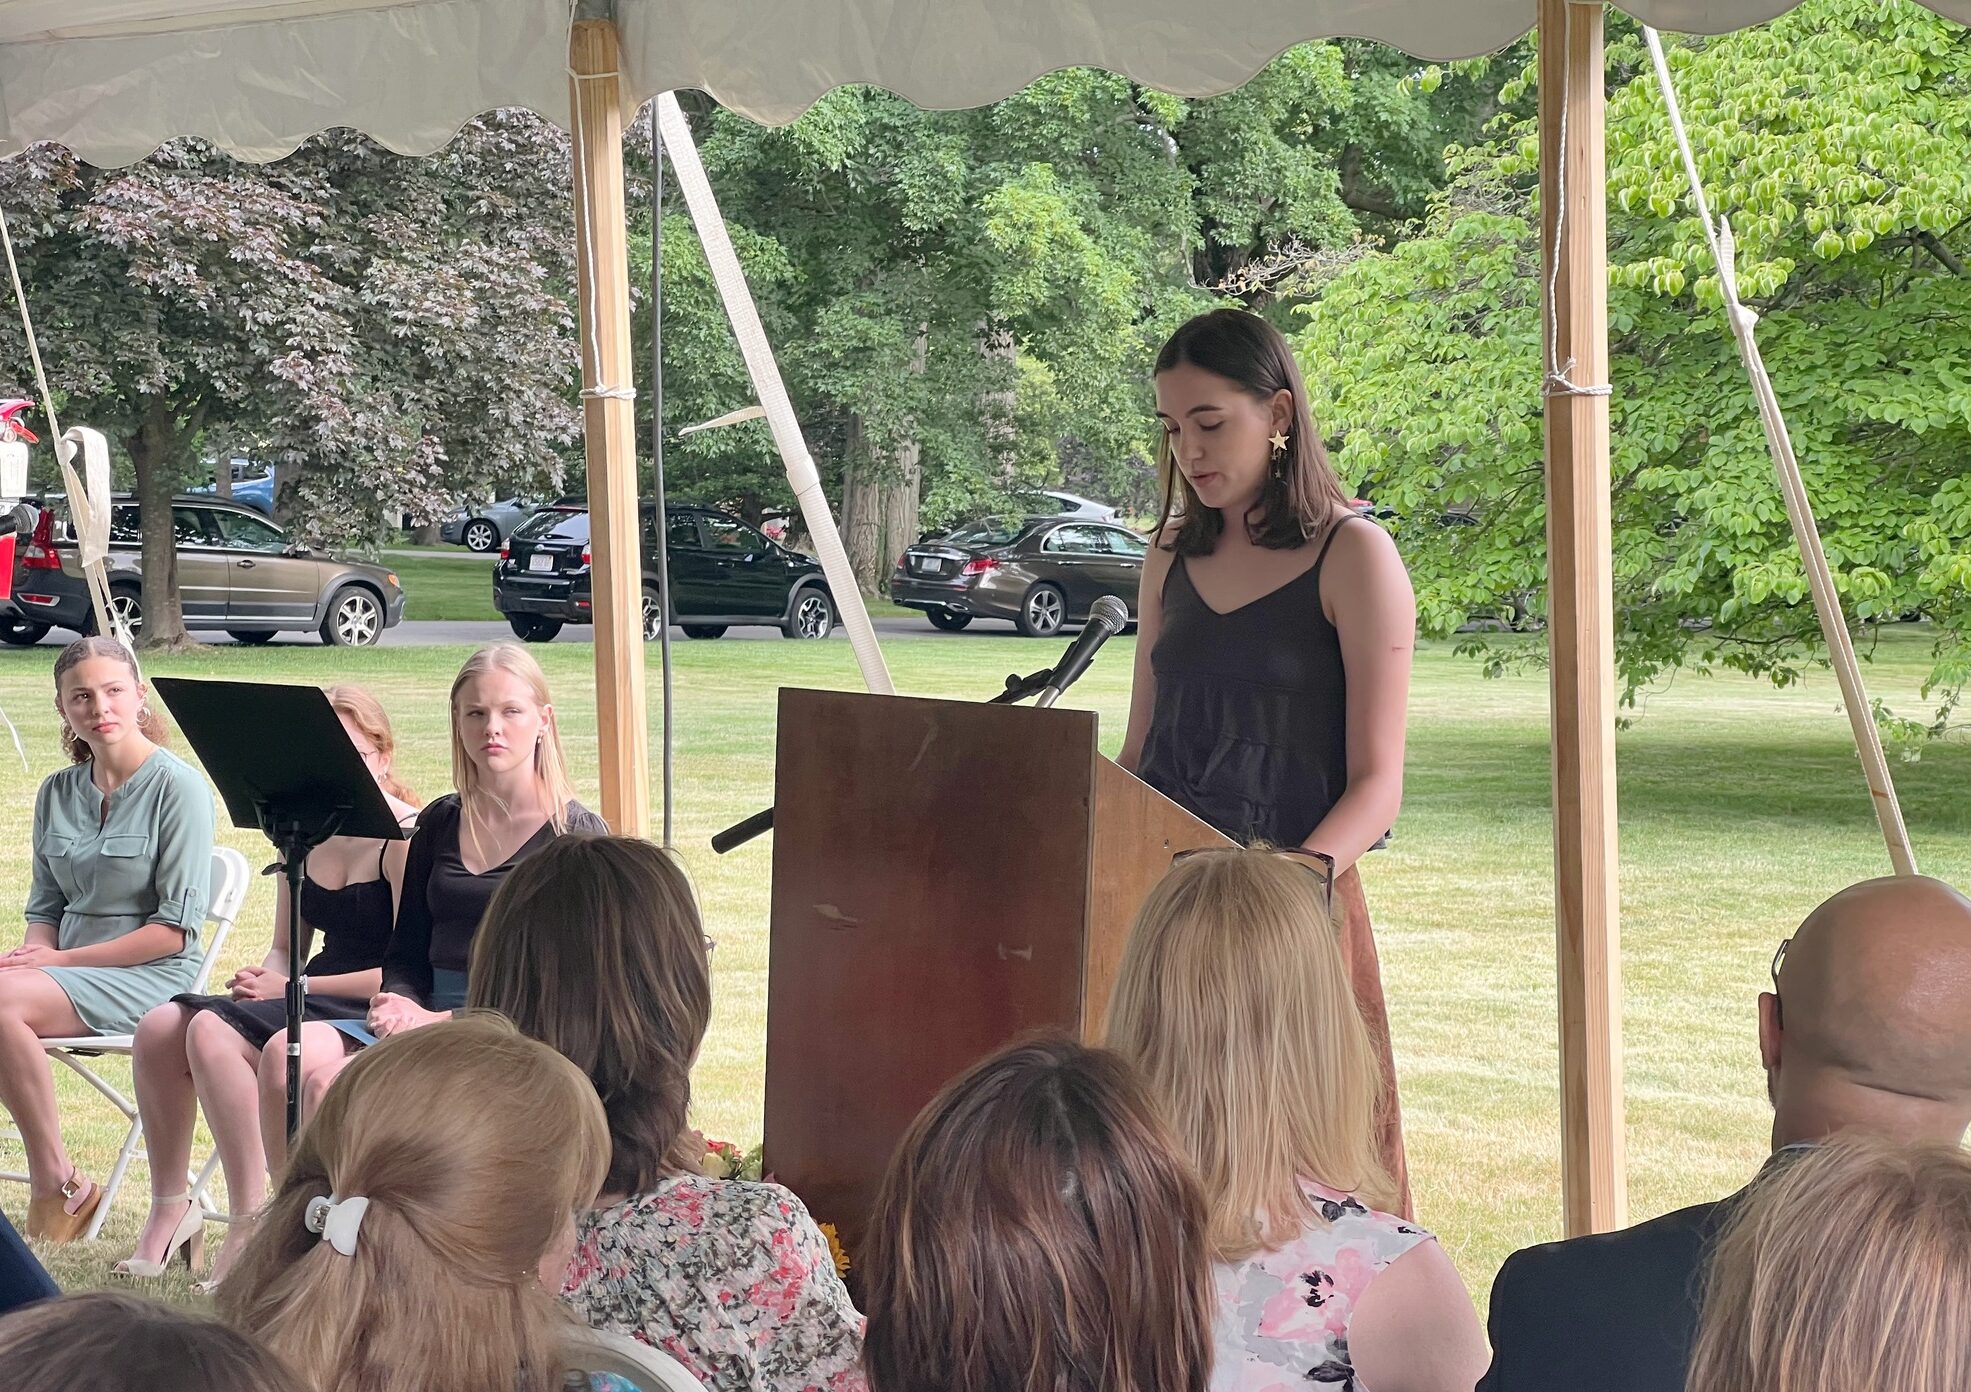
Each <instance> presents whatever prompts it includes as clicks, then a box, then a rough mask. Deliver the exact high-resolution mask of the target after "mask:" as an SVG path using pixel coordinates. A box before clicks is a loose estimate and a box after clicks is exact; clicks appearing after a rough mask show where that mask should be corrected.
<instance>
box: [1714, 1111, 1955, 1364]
mask: <svg viewBox="0 0 1971 1392" xmlns="http://www.w3.org/2000/svg"><path fill="white" fill-rule="evenodd" d="M1685 1386H1686V1387H1687V1389H1688V1392H1881V1390H1882V1389H1888V1388H1893V1389H1895V1392H1964V1389H1966V1388H1971V1156H1967V1155H1966V1154H1965V1153H1964V1151H1963V1150H1962V1149H1960V1148H1959V1147H1956V1146H1946V1145H1926V1146H1915V1147H1900V1146H1896V1145H1894V1144H1892V1143H1890V1142H1889V1141H1886V1140H1882V1139H1878V1138H1874V1137H1864V1136H1861V1135H1859V1134H1850V1135H1847V1136H1843V1137H1841V1138H1838V1139H1836V1140H1834V1141H1831V1142H1829V1143H1828V1144H1827V1145H1825V1146H1821V1147H1819V1148H1817V1149H1815V1150H1813V1151H1811V1152H1809V1153H1807V1154H1804V1155H1800V1156H1798V1157H1795V1158H1791V1159H1789V1160H1787V1161H1786V1162H1785V1163H1784V1164H1783V1165H1781V1166H1780V1167H1779V1168H1778V1169H1776V1170H1775V1171H1773V1172H1772V1173H1769V1174H1768V1175H1767V1176H1766V1177H1765V1178H1763V1179H1761V1180H1760V1181H1759V1183H1758V1184H1757V1185H1756V1186H1755V1187H1754V1189H1753V1191H1752V1193H1751V1194H1750V1195H1749V1196H1748V1197H1747V1198H1746V1200H1745V1201H1744V1203H1743V1205H1742V1206H1741V1207H1740V1208H1739V1211H1738V1212H1737V1214H1736V1215H1734V1217H1733V1219H1732V1222H1731V1226H1730V1227H1729V1228H1728V1230H1727V1231H1726V1233H1725V1236H1724V1237H1723V1238H1722V1239H1721V1240H1720V1242H1719V1244H1718V1249H1717V1254H1716V1255H1715V1256H1714V1257H1713V1258H1712V1261H1711V1267H1710V1274H1709V1275H1708V1277H1707V1278H1706V1288H1705V1298H1704V1312H1703V1316H1702V1318H1701V1319H1700V1320H1699V1323H1698V1336H1697V1346H1696V1349H1695V1351H1694V1353H1693V1354H1692V1358H1691V1367H1690V1375H1689V1380H1688V1382H1687V1383H1686V1384H1685Z"/></svg>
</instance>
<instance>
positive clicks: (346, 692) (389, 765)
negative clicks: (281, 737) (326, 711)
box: [327, 682, 418, 807]
mask: <svg viewBox="0 0 1971 1392" xmlns="http://www.w3.org/2000/svg"><path fill="white" fill-rule="evenodd" d="M327 694H328V703H329V705H330V706H331V707H333V708H334V710H335V713H336V714H337V715H339V716H341V717H342V718H343V719H345V720H347V721H348V722H349V723H350V724H351V725H354V726H355V727H356V728H357V729H358V730H361V731H362V732H363V738H364V739H366V740H368V741H369V742H370V743H371V744H373V745H375V746H376V752H377V753H378V754H379V755H381V756H382V758H383V772H382V773H381V774H380V775H379V776H378V778H377V782H378V783H380V784H381V785H382V787H383V790H384V791H385V792H386V793H389V794H390V795H391V796H392V797H394V798H397V799H398V800H399V801H402V802H408V803H410V804H411V805H412V806H413V807H415V806H417V805H418V795H417V794H416V793H414V792H412V791H411V785H410V784H408V783H406V782H405V781H404V780H403V779H401V778H399V777H398V776H397V732H396V731H395V730H393V729H392V728H391V726H390V717H389V715H387V714H386V713H385V712H384V709H383V703H382V702H380V701H378V700H377V699H376V697H374V696H372V695H370V693H369V692H367V691H365V690H364V689H363V688H362V687H360V686H353V685H351V684H349V683H347V682H338V683H337V684H336V685H334V686H331V687H329V688H327Z"/></svg>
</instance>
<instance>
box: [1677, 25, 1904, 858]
mask: <svg viewBox="0 0 1971 1392" xmlns="http://www.w3.org/2000/svg"><path fill="white" fill-rule="evenodd" d="M1643 39H1644V41H1645V42H1647V43H1648V45H1649V56H1650V60H1651V61H1652V63H1654V65H1655V67H1656V81H1657V85H1658V86H1659V87H1661V88H1662V90H1663V105H1664V110H1665V111H1666V113H1667V114H1668V116H1669V119H1670V130H1671V133H1672V134H1673V135H1674V136H1675V137H1676V141H1677V152H1678V154H1679V155H1681V156H1682V158H1683V166H1684V176H1685V178H1686V179H1687V180H1688V181H1689V183H1690V191H1691V198H1692V201H1693V203H1694V204H1695V207H1696V211H1697V216H1698V220H1699V221H1700V222H1701V223H1702V224H1703V226H1704V239H1705V241H1706V242H1708V243H1709V244H1710V247H1711V258H1712V260H1713V261H1714V262H1715V263H1716V264H1717V268H1718V287H1719V290H1720V292H1721V294H1722V296H1723V299H1724V305H1725V318H1726V321H1727V322H1728V323H1729V324H1730V326H1731V331H1732V336H1733V337H1734V338H1735V339H1736V340H1737V341H1738V353H1739V359H1740V361H1742V362H1743V363H1744V364H1745V371H1746V375H1747V376H1748V377H1749V378H1750V380H1751V385H1752V395H1753V397H1754V399H1755V400H1756V402H1757V404H1758V408H1759V422H1760V424H1761V425H1762V426H1763V427H1764V429H1765V434H1766V446H1767V448H1768V449H1769V450H1770V451H1771V453H1772V459H1773V471H1774V473H1775V474H1776V475H1777V476H1778V480H1779V491H1780V495H1781V497H1782V498H1783V499H1784V500H1785V503H1786V518H1787V521H1788V523H1789V524H1790V525H1791V526H1792V529H1793V539H1794V541H1795V543H1796V544H1797V545H1798V546H1799V548H1800V561H1801V565H1802V567H1803V568H1804V569H1805V570H1806V572H1807V586H1808V589H1809V590H1810V592H1811V593H1812V595H1813V601H1814V614H1815V617H1816V618H1817V619H1818V620H1819V622H1820V631H1821V637H1822V639H1823V640H1824V641H1825V642H1826V644H1827V654H1828V662H1829V665H1831V666H1832V667H1833V668H1834V677H1835V680H1836V681H1837V682H1838V683H1839V684H1840V687H1841V704H1842V705H1843V706H1845V707H1846V708H1847V712H1848V724H1849V727H1850V728H1851V729H1852V731H1853V733H1854V737H1855V752H1856V753H1857V754H1858V755H1859V756H1860V758H1861V765H1862V774H1863V777H1864V778H1865V779H1866V780H1867V784H1868V793H1869V802H1870V804H1871V805H1872V806H1873V807H1874V809H1875V817H1876V821H1877V822H1878V824H1880V826H1881V828H1882V839H1883V842H1884V843H1885V844H1886V845H1887V847H1888V850H1889V862H1890V864H1891V865H1892V866H1893V867H1894V869H1895V872H1896V873H1897V874H1898V875H1914V874H1916V873H1917V871H1916V852H1915V850H1914V848H1912V847H1911V845H1910V840H1909V828H1908V827H1907V826H1906V825H1905V824H1904V822H1903V810H1902V804H1901V802H1900V801H1899V800H1898V799H1897V797H1896V785H1895V780H1894V779H1892V778H1891V777H1890V776H1889V761H1888V759H1887V758H1886V757H1885V756H1884V754H1883V752H1882V732H1881V731H1880V730H1878V729H1876V727H1875V706H1874V703H1873V702H1871V701H1870V700H1869V696H1868V688H1867V686H1866V685H1865V684H1864V683H1863V681H1862V676H1861V663H1860V661H1859V659H1857V658H1856V656H1855V645H1854V639H1853V638H1852V637H1851V636H1850V634H1849V632H1848V620H1847V615H1846V613H1845V612H1844V611H1843V609H1842V607H1841V596H1840V593H1839V591H1838V590H1836V588H1835V585H1834V572H1833V570H1832V568H1831V567H1830V566H1829V565H1828V563H1827V552H1826V551H1825V550H1824V549H1823V548H1822V546H1821V540H1820V528H1819V526H1818V524H1817V523H1816V522H1815V520H1814V510H1813V503H1812V500H1811V499H1810V498H1809V497H1808V496H1807V484H1806V480H1805V478H1804V477H1803V476H1802V475H1801V473H1800V461H1799V459H1798V458H1797V457H1796V456H1795V454H1794V452H1793V438H1792V435H1791V434H1790V432H1789V431H1788V430H1787V428H1786V417H1785V414H1784V413H1783V412H1782V411H1781V410H1780V406H1779V395H1778V393H1777V391H1775V389H1774V387H1773V383H1772V377H1771V376H1770V374H1768V373H1767V371H1766V362H1765V357H1764V355H1763V354H1762V353H1761V352H1760V351H1759V343H1758V339H1757V338H1756V337H1755V336H1754V333H1753V331H1754V329H1756V328H1757V326H1758V323H1759V315H1758V311H1756V310H1754V309H1752V308H1751V307H1750V306H1749V305H1747V304H1745V303H1744V302H1743V301H1741V300H1740V299H1739V298H1738V248H1737V245H1736V244H1735V243H1734V241H1733V239H1732V234H1731V222H1730V221H1729V219H1727V218H1724V217H1719V218H1717V219H1716V220H1715V221H1714V220H1713V218H1712V216H1711V203H1710V200H1709V199H1708V198H1706V197H1705V193H1704V180H1703V179H1702V178H1701V177H1700V176H1699V174H1698V172H1697V156H1696V155H1695V154H1693V153H1692V151H1691V144H1690V132H1689V131H1688V130H1687V129H1686V128H1685V126H1684V116H1683V109H1682V107H1681V105H1680V104H1679V103H1678V101H1677V88H1676V84H1675V83H1674V82H1672V81H1671V79H1670V60H1669V56H1668V55H1667V54H1666V53H1665V52H1664V49H1663V38H1662V35H1660V34H1658V33H1657V32H1656V30H1654V29H1652V28H1650V27H1649V26H1647V25H1645V26H1643Z"/></svg>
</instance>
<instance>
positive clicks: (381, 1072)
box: [219, 1014, 609, 1392]
mask: <svg viewBox="0 0 1971 1392" xmlns="http://www.w3.org/2000/svg"><path fill="white" fill-rule="evenodd" d="M608 1158H609V1136H608V1131H607V1129H606V1127H605V1126H604V1124H603V1119H602V1107H601V1105H600V1104H599V1103H597V1101H596V1100H595V1089H593V1088H591V1087H590V1086H589V1084H588V1079H586V1078H584V1077H583V1076H582V1075H581V1073H580V1072H579V1071H578V1070H577V1069H576V1068H575V1066H574V1065H573V1064H571V1063H570V1062H568V1060H567V1059H565V1058H562V1057H561V1056H560V1055H559V1054H557V1053H555V1051H554V1050H552V1049H550V1048H548V1047H547V1046H546V1045H545V1044H541V1043H539V1042H537V1041H535V1040H532V1039H528V1038H526V1037H525V1036H523V1035H522V1034H520V1032H519V1031H517V1030H516V1029H514V1027H513V1026H512V1025H511V1024H509V1023H508V1022H507V1021H505V1020H502V1019H500V1018H499V1017H498V1016H496V1015H485V1014H479V1015H462V1016H460V1017H459V1018H457V1019H454V1020H447V1021H442V1022H440V1023H438V1024H435V1025H427V1026H425V1027H424V1028H423V1029H416V1030H411V1031H410V1032H408V1033H406V1034H400V1035H393V1036H392V1037H390V1038H388V1039H385V1040H383V1041H382V1042H381V1043H378V1044H375V1045H373V1046H371V1047H370V1048H368V1049H365V1050H363V1052H362V1053H361V1054H359V1055H358V1056H357V1057H356V1059H355V1061H354V1062H352V1063H351V1064H350V1065H349V1067H348V1068H347V1069H346V1070H345V1071H344V1072H343V1074H342V1076H341V1077H339V1078H337V1079H336V1082H335V1086H334V1087H332V1088H330V1089H329V1091H328V1095H327V1096H326V1097H325V1098H323V1100H322V1106H321V1110H320V1111H319V1112H317V1113H316V1114H315V1117H314V1119H313V1120H311V1121H310V1122H309V1123H308V1125H307V1126H305V1127H303V1128H302V1131H301V1136H300V1138H299V1140H298V1141H297V1142H296V1144H295V1148H294V1154H293V1157H292V1158H291V1159H290V1160H289V1161H288V1166H287V1170H286V1171H285V1172H284V1173H283V1174H282V1175H281V1178H280V1184H279V1187H278V1189H277V1190H276V1191H275V1193H274V1196H273V1198H271V1199H270V1200H268V1202H267V1204H266V1206H265V1207H264V1208H263V1209H262V1210H261V1211H260V1216H259V1218H258V1219H257V1220H256V1221H255V1224H254V1228H253V1236H252V1237H251V1238H250V1239H249V1240H248V1242H247V1245H246V1250H245V1251H244V1252H243V1253H241V1254H240V1259H239V1263H238V1264H237V1265H236V1266H235V1267H234V1268H233V1270H232V1271H231V1272H230V1273H229V1274H228V1275H227V1277H226V1280H225V1282H224V1283H223V1284H222V1285H221V1286H220V1287H219V1308H220V1312H221V1313H222V1314H224V1315H225V1316H226V1317H227V1318H228V1319H229V1320H231V1321H232V1322H233V1324H234V1325H235V1326H237V1327H238V1328H240V1329H242V1330H244V1331H245V1332H246V1333H248V1334H249V1335H251V1336H252V1337H254V1338H256V1339H258V1340H259V1341H260V1342H261V1343H262V1344H264V1345H266V1346H267V1347H268V1348H269V1349H272V1350H273V1351H274V1352H275V1353H277V1354H279V1355H281V1356H282V1357H283V1358H285V1359H286V1360H287V1362H288V1365H289V1366H290V1367H292V1368H293V1369H295V1371H297V1372H299V1373H300V1374H301V1375H302V1376H303V1377H304V1378H306V1379H307V1380H308V1383H309V1384H310V1386H311V1387H312V1389H313V1392H489V1390H490V1389H497V1392H561V1389H562V1387H563V1384H564V1383H565V1382H566V1380H567V1376H568V1373H569V1371H570V1369H569V1366H568V1365H569V1361H570V1358H571V1356H572V1349H573V1340H574V1338H575V1326H574V1324H573V1321H572V1319H571V1317H570V1315H569V1313H568V1310H567V1308H566V1307H565V1306H563V1305H562V1304H561V1302H560V1301H558V1300H557V1299H555V1297H554V1296H553V1295H552V1294H550V1293H549V1292H548V1291H547V1289H546V1288H545V1287H543V1286H542V1284H541V1278H540V1265H541V1262H542V1261H543V1260H544V1259H545V1258H546V1257H547V1255H548V1253H549V1252H550V1251H552V1250H553V1249H554V1247H555V1245H556V1244H557V1243H558V1242H560V1241H562V1240H564V1239H565V1236H566V1234H567V1233H568V1231H569V1229H570V1226H571V1224H572V1223H573V1222H574V1215H575V1213H576V1211H577V1210H578V1209H582V1208H587V1207H589V1206H590V1205H591V1204H593V1203H594V1201H595V1196H596V1193H597V1191H598V1189H599V1188H600V1187H601V1184H602V1175H603V1170H604V1167H605V1166H606V1165H607V1163H608ZM323 1197H333V1198H334V1199H335V1200H338V1201H339V1200H343V1199H352V1198H365V1199H368V1200H369V1207H368V1209H367V1211H365V1212H364V1213H363V1214H362V1216H361V1220H360V1224H359V1226H358V1228H357V1230H356V1233H355V1239H354V1242H353V1243H352V1244H351V1251H350V1253H349V1255H347V1256H345V1255H343V1253H342V1252H341V1251H340V1250H338V1249H337V1248H335V1247H333V1246H331V1245H330V1244H329V1242H327V1241H326V1240H324V1239H323V1238H322V1237H320V1236H318V1235H317V1234H316V1233H315V1232H312V1231H310V1230H309V1228H308V1209H309V1205H310V1204H311V1202H312V1201H313V1200H315V1199H318V1198H323Z"/></svg>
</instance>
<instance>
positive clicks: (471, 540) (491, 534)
mask: <svg viewBox="0 0 1971 1392" xmlns="http://www.w3.org/2000/svg"><path fill="white" fill-rule="evenodd" d="M464 540H465V549H466V550H468V551H482V552H483V551H491V550H494V549H496V548H497V547H498V546H499V544H500V529H499V528H498V527H495V526H494V525H493V524H492V523H491V522H488V521H487V520H486V519H485V518H483V517H475V518H473V519H472V521H470V522H468V523H466V524H465V538H464Z"/></svg>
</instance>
